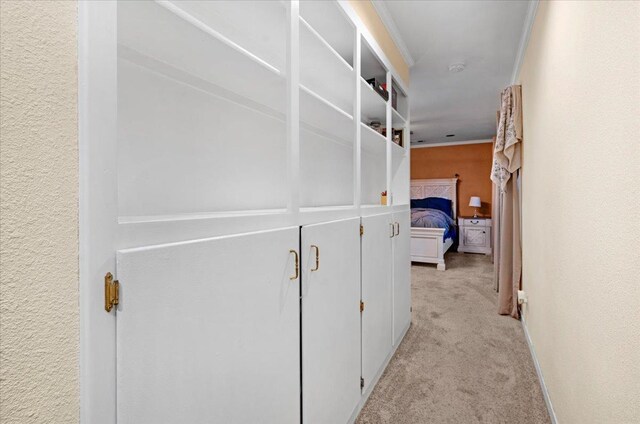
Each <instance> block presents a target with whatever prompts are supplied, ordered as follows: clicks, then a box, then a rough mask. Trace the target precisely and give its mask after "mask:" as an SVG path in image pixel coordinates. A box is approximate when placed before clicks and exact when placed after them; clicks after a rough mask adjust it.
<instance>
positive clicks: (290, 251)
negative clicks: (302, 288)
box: [289, 249, 300, 280]
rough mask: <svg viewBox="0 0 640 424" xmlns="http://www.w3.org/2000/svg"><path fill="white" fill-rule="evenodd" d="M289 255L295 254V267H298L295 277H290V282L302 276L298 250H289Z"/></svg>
mask: <svg viewBox="0 0 640 424" xmlns="http://www.w3.org/2000/svg"><path fill="white" fill-rule="evenodd" d="M289 253H293V255H294V256H295V258H296V259H295V266H296V274H295V275H294V276H293V277H289V280H297V279H298V277H299V276H300V260H299V258H298V252H297V251H296V250H293V249H291V250H289Z"/></svg>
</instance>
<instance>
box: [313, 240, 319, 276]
mask: <svg viewBox="0 0 640 424" xmlns="http://www.w3.org/2000/svg"><path fill="white" fill-rule="evenodd" d="M311 248H312V249H316V267H315V268H313V269H312V270H311V272H313V271H317V270H318V269H320V248H319V247H318V246H316V245H315V244H312V245H311Z"/></svg>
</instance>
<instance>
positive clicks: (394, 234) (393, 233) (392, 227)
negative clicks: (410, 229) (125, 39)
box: [389, 222, 396, 238]
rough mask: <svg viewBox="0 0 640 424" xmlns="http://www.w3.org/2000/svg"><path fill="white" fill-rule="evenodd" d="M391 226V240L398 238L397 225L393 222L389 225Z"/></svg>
mask: <svg viewBox="0 0 640 424" xmlns="http://www.w3.org/2000/svg"><path fill="white" fill-rule="evenodd" d="M389 226H390V227H391V236H389V237H390V238H394V237H395V236H396V229H395V225H394V224H393V222H390V223H389Z"/></svg>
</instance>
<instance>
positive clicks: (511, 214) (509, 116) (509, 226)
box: [491, 85, 522, 319]
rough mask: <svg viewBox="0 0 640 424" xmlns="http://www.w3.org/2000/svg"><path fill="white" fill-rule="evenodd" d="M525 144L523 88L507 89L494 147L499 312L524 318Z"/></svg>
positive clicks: (502, 102) (495, 243)
mask: <svg viewBox="0 0 640 424" xmlns="http://www.w3.org/2000/svg"><path fill="white" fill-rule="evenodd" d="M521 143H522V87H521V86H519V85H514V86H511V87H507V88H506V89H505V90H504V91H503V92H502V96H501V106H500V117H499V119H498V132H497V134H496V142H495V144H494V148H493V169H492V171H491V180H492V181H493V183H494V184H495V193H496V194H497V196H498V198H497V199H494V203H497V207H498V208H499V209H498V211H497V212H498V213H497V214H496V215H497V216H494V217H493V220H494V221H495V225H494V228H495V232H496V234H495V240H494V249H495V250H496V251H495V253H494V255H495V256H494V267H495V278H496V279H497V288H498V313H499V314H501V315H511V316H512V317H514V318H516V319H517V318H520V313H519V311H518V290H519V289H520V281H521V277H522V247H521V243H520V202H519V197H520V196H519V193H518V184H517V181H516V180H517V173H518V170H519V169H520V165H521V162H520V156H521V151H520V149H521Z"/></svg>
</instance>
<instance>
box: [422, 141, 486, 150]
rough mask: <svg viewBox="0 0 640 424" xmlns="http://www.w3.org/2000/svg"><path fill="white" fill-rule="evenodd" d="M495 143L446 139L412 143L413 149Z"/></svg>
mask: <svg viewBox="0 0 640 424" xmlns="http://www.w3.org/2000/svg"><path fill="white" fill-rule="evenodd" d="M483 143H493V140H465V141H444V142H442V143H420V144H411V148H412V149H424V148H427V147H445V146H464V145H465V144H483Z"/></svg>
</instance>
